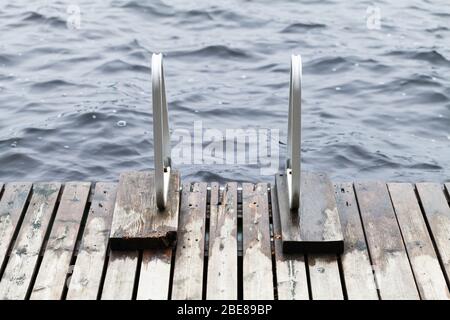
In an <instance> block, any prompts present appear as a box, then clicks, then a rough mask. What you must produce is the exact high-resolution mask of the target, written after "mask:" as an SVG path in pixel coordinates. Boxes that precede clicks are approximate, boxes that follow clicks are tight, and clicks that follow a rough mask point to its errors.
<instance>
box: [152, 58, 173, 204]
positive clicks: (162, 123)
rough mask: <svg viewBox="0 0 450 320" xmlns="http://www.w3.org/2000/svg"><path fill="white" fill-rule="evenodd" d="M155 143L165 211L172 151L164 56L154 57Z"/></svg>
mask: <svg viewBox="0 0 450 320" xmlns="http://www.w3.org/2000/svg"><path fill="white" fill-rule="evenodd" d="M152 96H153V143H154V148H153V150H154V162H155V191H156V204H157V206H158V209H160V210H164V209H165V207H166V203H167V195H168V192H169V179H170V169H171V150H170V132H169V119H168V113H167V100H166V86H165V82H164V68H163V56H162V54H161V53H159V54H156V53H154V54H153V55H152Z"/></svg>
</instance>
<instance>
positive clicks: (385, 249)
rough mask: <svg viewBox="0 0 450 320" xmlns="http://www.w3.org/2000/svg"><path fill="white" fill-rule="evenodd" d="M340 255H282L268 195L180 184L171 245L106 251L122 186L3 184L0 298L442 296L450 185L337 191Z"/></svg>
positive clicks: (374, 185) (237, 187) (263, 187)
mask: <svg viewBox="0 0 450 320" xmlns="http://www.w3.org/2000/svg"><path fill="white" fill-rule="evenodd" d="M334 187H335V195H336V199H337V203H338V211H339V215H340V219H341V223H342V228H343V231H344V237H345V252H344V254H342V255H340V256H336V255H307V256H304V255H295V254H294V255H286V254H283V253H282V250H281V245H282V244H281V240H280V220H279V215H278V208H277V201H276V197H277V195H276V192H275V191H274V190H275V189H274V188H273V187H272V186H271V185H270V184H266V183H258V184H252V183H243V184H238V183H228V184H226V185H224V186H220V185H219V184H217V183H211V184H207V183H184V184H183V185H182V191H180V217H179V219H180V221H179V228H178V242H177V246H176V248H175V249H173V250H172V249H164V250H143V251H111V250H110V249H109V246H108V241H109V234H110V226H111V220H112V213H113V209H114V203H115V195H116V191H117V190H116V189H117V184H116V183H110V182H107V183H104V182H98V183H95V184H91V183H89V182H68V183H65V184H64V185H63V184H61V183H57V182H50V183H6V184H1V183H0V190H1V193H0V196H1V198H0V279H1V280H0V299H299V300H304V299H314V300H316V299H383V300H387V299H449V298H450V293H449V278H450V207H449V200H448V199H449V191H450V184H446V185H442V184H437V183H418V184H415V185H413V184H407V183H388V184H386V183H382V182H368V183H339V184H335V186H334Z"/></svg>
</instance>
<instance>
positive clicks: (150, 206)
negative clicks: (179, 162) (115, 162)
mask: <svg viewBox="0 0 450 320" xmlns="http://www.w3.org/2000/svg"><path fill="white" fill-rule="evenodd" d="M154 181H155V175H154V172H153V171H151V172H149V171H147V172H127V173H123V174H121V176H120V180H119V186H118V190H117V196H116V205H115V208H114V216H113V222H112V226H111V235H110V246H111V249H113V250H144V249H153V248H165V247H171V246H174V244H175V242H176V238H177V228H178V214H179V201H180V191H179V190H180V176H179V173H178V172H177V171H173V172H172V173H171V175H170V181H169V194H168V198H167V206H166V208H165V210H163V211H160V210H158V208H157V206H156V195H155V184H154Z"/></svg>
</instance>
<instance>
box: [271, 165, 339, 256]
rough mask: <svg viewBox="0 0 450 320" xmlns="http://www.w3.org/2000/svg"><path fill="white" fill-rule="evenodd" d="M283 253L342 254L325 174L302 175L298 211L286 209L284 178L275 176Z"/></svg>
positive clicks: (329, 185) (333, 202) (286, 194)
mask: <svg viewBox="0 0 450 320" xmlns="http://www.w3.org/2000/svg"><path fill="white" fill-rule="evenodd" d="M275 177H276V178H275V183H276V189H277V194H278V206H279V210H280V221H281V233H282V240H283V251H284V252H288V253H337V254H338V253H342V252H343V250H344V240H343V234H342V229H341V224H340V222H339V214H338V211H337V208H336V199H335V197H334V189H333V185H332V184H331V181H330V180H329V178H328V176H327V175H326V174H324V173H311V172H302V173H301V186H300V191H301V193H300V208H299V210H298V211H297V210H296V211H291V210H290V208H289V199H288V188H287V182H286V175H279V174H278V175H276V176H275Z"/></svg>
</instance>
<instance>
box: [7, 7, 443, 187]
mask: <svg viewBox="0 0 450 320" xmlns="http://www.w3.org/2000/svg"><path fill="white" fill-rule="evenodd" d="M0 39H1V41H0V180H2V181H11V180H84V179H88V180H116V179H117V178H118V175H119V174H120V173H121V172H123V171H127V170H144V169H149V168H152V167H153V163H152V161H153V160H152V158H153V143H152V136H153V133H152V117H151V78H150V73H151V69H150V58H151V53H152V52H163V53H164V54H165V60H164V63H165V73H166V86H167V95H168V101H169V116H170V126H171V130H172V131H173V133H174V134H175V133H176V132H177V130H178V132H180V130H181V131H183V130H184V131H186V130H188V131H189V132H193V131H194V122H196V123H197V124H198V123H201V126H202V128H203V130H207V129H217V130H219V131H220V132H223V133H224V134H225V132H226V130H227V129H228V130H232V129H244V130H245V129H250V130H257V129H258V130H260V131H263V132H265V131H267V130H270V132H273V133H276V132H279V135H280V137H279V139H278V138H276V135H274V136H272V137H271V141H272V142H273V139H272V138H274V137H275V138H276V141H275V145H276V148H278V149H279V155H280V167H282V166H283V161H284V157H285V152H286V128H287V112H288V86H289V59H290V55H291V54H292V53H301V54H302V58H303V106H302V108H303V111H302V112H303V118H302V130H303V133H302V141H303V144H302V151H303V153H302V163H303V168H305V169H307V170H315V171H326V172H329V173H330V174H331V176H332V177H333V178H334V179H336V180H354V179H358V180H367V179H382V180H391V181H393V180H395V181H422V180H434V181H447V180H449V177H450V41H449V39H450V3H449V2H448V0H441V1H395V2H389V1H376V2H372V1H351V2H350V1H330V0H328V1H320V2H318V1H305V2H303V3H302V4H300V3H299V2H298V1H237V0H236V1H234V0H232V1H191V4H189V3H188V1H183V0H177V1H156V0H152V1H137V0H136V1H129V0H128V1H127V0H123V1H122V0H120V1H119V0H117V1H110V0H104V1H96V3H94V1H85V0H82V1H81V0H80V1H75V0H74V1H26V0H18V1H2V2H1V4H0ZM200 121H201V122H200ZM172 142H173V147H174V149H175V150H179V147H180V144H179V143H178V141H177V136H176V135H174V136H173V141H172ZM228 142H229V141H228ZM177 148H178V149H177ZM241 152H243V151H242V150H241ZM215 156H216V160H217V162H218V164H211V163H210V162H207V161H202V160H201V158H200V160H199V161H197V162H198V163H196V161H195V156H194V157H193V160H192V161H180V159H178V158H177V157H174V160H173V161H174V166H175V167H176V168H178V169H180V170H181V173H182V175H183V177H184V178H185V179H187V180H204V181H214V180H219V181H226V180H237V181H249V180H255V181H256V180H264V181H271V180H272V176H271V175H264V174H262V172H261V168H260V165H259V164H254V163H251V161H250V160H245V159H244V160H245V161H241V162H239V161H237V160H236V163H231V162H230V163H227V161H223V158H224V157H225V154H224V155H223V156H221V153H220V152H219V153H215ZM241 156H242V155H240V154H239V153H238V154H237V157H238V158H239V157H241ZM250 156H251V155H250ZM247 157H248V156H247ZM244 158H245V157H244ZM177 159H178V160H177ZM184 160H186V159H184ZM188 160H189V159H188ZM197 160H198V159H197ZM177 162H178V163H177ZM221 162H225V163H221Z"/></svg>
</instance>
